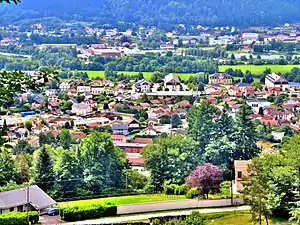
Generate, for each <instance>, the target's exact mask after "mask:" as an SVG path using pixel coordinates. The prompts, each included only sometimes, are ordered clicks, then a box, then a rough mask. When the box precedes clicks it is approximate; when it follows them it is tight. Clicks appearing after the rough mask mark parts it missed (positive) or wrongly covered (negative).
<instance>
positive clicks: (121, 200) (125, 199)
mask: <svg viewBox="0 0 300 225" xmlns="http://www.w3.org/2000/svg"><path fill="white" fill-rule="evenodd" d="M182 199H185V196H184V195H182V196H181V195H179V196H168V195H163V194H161V195H135V196H121V197H110V198H98V199H89V200H78V201H71V202H60V203H58V206H59V207H66V206H69V207H72V206H83V205H92V204H104V203H106V202H110V203H113V204H115V205H123V204H136V203H146V202H162V201H170V200H182Z"/></svg>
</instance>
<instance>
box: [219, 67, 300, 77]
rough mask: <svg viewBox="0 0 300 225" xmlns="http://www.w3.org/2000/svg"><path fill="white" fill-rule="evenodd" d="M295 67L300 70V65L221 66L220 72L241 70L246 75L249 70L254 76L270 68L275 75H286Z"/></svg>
mask: <svg viewBox="0 0 300 225" xmlns="http://www.w3.org/2000/svg"><path fill="white" fill-rule="evenodd" d="M294 67H298V68H300V65H260V66H254V65H236V66H229V65H225V66H219V70H220V72H224V71H225V70H226V69H227V68H232V69H233V70H235V69H240V70H242V72H243V73H245V72H246V71H247V70H249V71H251V72H252V73H253V74H257V75H259V74H262V73H263V71H264V70H265V69H266V68H270V69H271V70H272V72H274V73H286V72H290V71H291V70H292V69H293V68H294Z"/></svg>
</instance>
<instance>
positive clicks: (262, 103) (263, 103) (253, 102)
mask: <svg viewBox="0 0 300 225" xmlns="http://www.w3.org/2000/svg"><path fill="white" fill-rule="evenodd" d="M246 103H247V104H248V105H249V106H251V108H252V110H253V113H255V114H258V112H259V109H260V108H262V109H264V108H265V107H269V106H270V105H271V103H270V102H269V101H268V100H266V99H248V100H247V101H246Z"/></svg>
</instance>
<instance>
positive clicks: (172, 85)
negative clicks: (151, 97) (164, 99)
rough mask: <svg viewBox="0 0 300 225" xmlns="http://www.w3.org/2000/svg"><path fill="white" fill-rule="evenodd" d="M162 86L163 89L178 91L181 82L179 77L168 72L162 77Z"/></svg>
mask: <svg viewBox="0 0 300 225" xmlns="http://www.w3.org/2000/svg"><path fill="white" fill-rule="evenodd" d="M164 87H165V90H166V89H167V90H169V91H180V89H181V83H180V80H179V78H178V77H177V76H176V75H174V74H173V73H170V74H169V75H167V76H165V78H164Z"/></svg>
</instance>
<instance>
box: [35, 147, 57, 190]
mask: <svg viewBox="0 0 300 225" xmlns="http://www.w3.org/2000/svg"><path fill="white" fill-rule="evenodd" d="M48 151H49V150H47V149H46V147H45V146H42V147H41V149H39V150H38V151H37V157H36V160H35V171H34V181H35V183H36V184H37V185H38V186H39V187H40V188H41V189H42V190H44V191H45V192H47V191H49V190H51V187H52V186H53V185H54V182H55V175H54V171H53V161H52V159H51V158H50V155H49V152H48Z"/></svg>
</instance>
